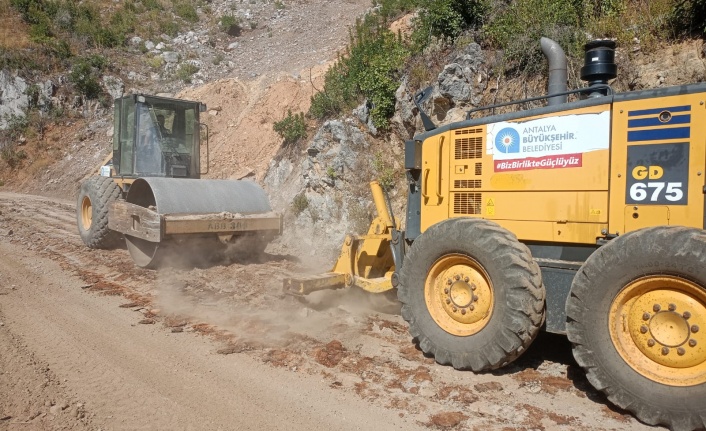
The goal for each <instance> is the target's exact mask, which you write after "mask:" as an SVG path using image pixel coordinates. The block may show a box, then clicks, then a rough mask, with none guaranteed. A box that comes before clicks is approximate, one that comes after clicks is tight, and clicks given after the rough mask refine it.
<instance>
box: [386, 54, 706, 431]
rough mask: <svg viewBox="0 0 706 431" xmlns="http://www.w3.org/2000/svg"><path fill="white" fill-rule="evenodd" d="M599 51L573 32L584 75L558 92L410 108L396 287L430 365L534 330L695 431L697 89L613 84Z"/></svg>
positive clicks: (699, 270)
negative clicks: (452, 110)
mask: <svg viewBox="0 0 706 431" xmlns="http://www.w3.org/2000/svg"><path fill="white" fill-rule="evenodd" d="M545 41H546V40H545ZM550 42H551V41H550ZM555 48H556V47H555ZM613 48H614V44H613V43H612V42H609V41H608V42H606V41H597V42H593V43H590V44H588V45H587V52H586V65H585V66H584V67H583V69H582V78H583V79H585V80H586V81H588V82H589V86H588V87H587V88H584V89H581V90H575V91H568V90H566V89H565V88H564V89H563V90H561V89H560V90H559V91H555V92H553V93H552V94H551V96H552V97H551V98H549V99H550V102H551V99H556V98H557V97H559V101H558V103H549V104H547V106H544V107H540V108H537V109H530V110H524V111H519V110H518V111H517V112H511V113H506V114H501V115H488V116H480V117H479V118H472V117H474V116H475V115H474V114H476V115H477V114H478V113H481V114H492V111H493V110H494V109H497V108H500V107H505V106H509V105H516V107H518V106H519V105H520V104H523V103H526V102H533V101H536V99H539V98H535V99H532V100H524V101H518V102H511V103H508V104H503V105H496V106H492V107H488V108H482V109H479V110H477V111H479V112H471V113H469V115H468V117H467V119H466V120H465V121H461V122H457V123H453V124H449V125H446V126H444V127H439V128H435V126H434V125H433V124H432V123H431V121H430V119H429V118H428V117H427V116H426V115H425V114H424V113H423V111H422V113H421V115H422V116H423V120H424V124H425V128H426V129H427V130H426V132H425V133H422V134H420V135H418V136H416V137H415V138H414V139H413V140H411V141H409V142H407V143H406V151H405V153H406V154H405V165H406V166H405V167H406V172H407V178H408V183H409V194H408V209H407V215H406V217H407V219H406V231H405V232H404V235H405V237H406V239H407V243H408V244H409V247H408V250H407V251H406V255H405V258H404V262H403V263H402V264H401V265H399V264H398V265H397V268H396V273H395V275H394V276H393V284H396V285H397V289H398V297H399V299H400V300H401V302H402V303H403V308H402V314H403V317H404V318H405V319H406V320H407V321H408V323H409V325H410V333H411V334H413V335H414V338H415V341H416V342H417V343H418V345H419V346H420V348H421V349H422V350H423V351H424V352H425V353H427V354H430V355H433V356H434V357H435V358H436V360H437V362H439V363H442V364H450V365H453V366H454V367H455V368H459V369H471V370H473V371H484V370H491V369H496V368H499V367H502V366H504V365H506V364H508V363H510V362H511V361H513V360H514V359H516V358H517V357H518V356H519V355H521V354H522V353H523V352H524V351H525V350H526V349H527V348H528V347H529V345H530V344H531V342H532V340H533V339H534V337H535V335H536V334H537V332H538V331H539V329H540V328H543V329H546V330H547V331H550V332H555V333H566V334H567V335H568V338H569V340H570V341H571V342H572V345H573V352H574V357H575V358H576V361H577V362H578V363H579V364H580V365H581V366H582V367H583V368H584V369H585V371H586V373H587V376H588V380H589V381H590V382H591V383H592V384H593V385H594V386H595V387H596V388H597V389H599V390H601V391H603V392H604V393H605V394H606V395H607V397H608V399H610V400H611V401H612V402H613V403H615V404H616V405H618V406H619V407H621V408H624V409H627V410H629V411H631V412H632V413H634V414H635V415H636V416H637V417H638V418H639V419H640V420H642V421H644V422H646V423H649V424H665V425H667V426H669V427H671V428H672V429H675V430H691V429H701V428H703V427H704V426H706V423H705V421H706V234H705V231H704V228H705V227H706V226H705V223H706V212H705V209H704V208H705V200H704V192H705V191H706V105H705V103H706V83H700V84H692V85H683V86H678V87H671V88H660V89H655V90H644V91H635V92H629V93H623V94H614V93H613V92H612V90H611V89H610V87H609V86H608V85H607V82H608V80H609V79H612V78H614V77H615V69H616V68H615V64H614V63H613V55H614V54H613ZM559 49H560V48H559ZM551 69H552V68H551V67H550V70H551ZM564 70H565V65H564ZM563 82H564V83H565V82H566V79H565V77H564V78H563ZM551 86H552V79H551V76H550V88H551ZM571 94H573V96H572V98H573V99H574V100H573V101H571V102H567V100H566V99H567V95H571ZM424 97H425V94H424V92H421V93H420V94H418V95H417V100H422V99H423V98H424ZM518 109H519V108H518ZM400 266H401V267H400Z"/></svg>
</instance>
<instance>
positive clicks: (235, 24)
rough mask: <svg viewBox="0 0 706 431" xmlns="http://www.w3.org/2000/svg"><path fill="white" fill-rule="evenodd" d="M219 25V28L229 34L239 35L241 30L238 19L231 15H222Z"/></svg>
mask: <svg viewBox="0 0 706 431" xmlns="http://www.w3.org/2000/svg"><path fill="white" fill-rule="evenodd" d="M220 26H221V30H223V31H224V32H225V33H228V34H229V35H231V36H240V32H241V31H242V27H241V25H240V19H238V18H237V17H235V16H233V15H223V16H222V17H221V23H220Z"/></svg>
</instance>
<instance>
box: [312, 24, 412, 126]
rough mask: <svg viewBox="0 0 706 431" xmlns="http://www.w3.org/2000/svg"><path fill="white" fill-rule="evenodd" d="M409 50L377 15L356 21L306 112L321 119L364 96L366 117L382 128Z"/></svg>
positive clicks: (385, 124)
mask: <svg viewBox="0 0 706 431" xmlns="http://www.w3.org/2000/svg"><path fill="white" fill-rule="evenodd" d="M408 55H409V52H408V50H407V48H406V46H405V45H404V43H403V42H402V40H400V39H399V38H398V37H397V36H396V35H394V34H392V33H391V32H390V31H389V30H388V29H387V26H386V25H385V22H384V20H383V19H382V18H381V17H380V16H379V15H366V17H365V18H364V19H363V20H358V21H357V22H356V27H355V32H354V33H352V34H351V42H350V47H349V50H348V53H347V55H346V56H343V57H339V59H338V61H337V62H336V64H334V66H333V67H331V68H330V69H329V70H328V71H327V72H326V75H325V78H324V89H323V91H322V92H319V93H317V94H316V95H314V97H312V100H311V107H310V111H309V112H310V113H311V114H312V116H314V117H316V118H325V117H329V116H333V115H336V114H339V113H340V112H343V111H344V110H345V109H349V108H352V107H354V106H355V105H357V104H359V103H360V102H361V101H362V100H364V99H367V100H368V102H369V103H370V105H371V106H372V109H371V110H370V116H371V118H372V120H373V124H375V127H378V128H383V129H384V128H386V127H387V125H388V121H389V118H390V117H391V116H392V114H393V113H394V109H395V91H396V90H397V87H398V86H399V75H400V69H401V67H402V65H403V63H404V61H405V60H406V59H407V57H408Z"/></svg>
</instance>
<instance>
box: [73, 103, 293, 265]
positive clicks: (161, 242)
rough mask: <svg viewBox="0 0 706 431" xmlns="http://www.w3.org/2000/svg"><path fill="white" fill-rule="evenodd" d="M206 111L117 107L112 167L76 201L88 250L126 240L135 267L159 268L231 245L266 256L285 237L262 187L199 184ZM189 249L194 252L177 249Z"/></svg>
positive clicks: (178, 106) (200, 107) (181, 106)
mask: <svg viewBox="0 0 706 431" xmlns="http://www.w3.org/2000/svg"><path fill="white" fill-rule="evenodd" d="M205 110H206V106H205V105H204V104H202V103H199V102H193V101H188V100H180V99H172V98H166V97H157V96H149V95H143V94H135V95H130V96H126V97H122V98H119V99H116V100H115V106H114V127H113V153H112V157H111V158H112V165H107V166H104V167H103V168H102V169H101V175H100V176H93V177H90V178H88V179H87V180H85V181H84V182H83V183H82V184H81V189H80V191H79V195H78V202H77V206H76V216H77V223H78V231H79V234H80V235H81V239H82V240H83V242H84V243H85V244H86V245H87V246H88V247H91V248H108V247H111V246H114V245H115V244H116V242H117V241H119V240H120V238H121V237H124V238H125V242H126V244H127V249H128V251H129V252H130V255H131V257H132V259H133V260H134V262H135V263H136V264H137V265H138V266H141V267H146V268H154V267H156V266H157V265H159V264H160V263H161V262H162V260H163V259H164V257H165V256H167V253H168V252H169V251H172V252H173V253H174V254H177V255H178V254H182V255H183V254H184V253H192V254H200V253H212V252H214V251H216V250H221V249H223V248H224V247H225V246H226V245H227V244H228V243H229V242H230V243H234V242H238V243H239V247H240V248H241V249H245V251H248V252H250V253H257V252H261V251H262V250H264V247H265V246H266V245H267V243H268V242H269V241H270V240H271V239H272V238H274V237H275V236H276V235H278V234H280V233H281V230H282V219H281V216H280V215H279V214H276V213H274V212H273V211H272V208H271V206H270V203H269V199H268V197H267V195H266V194H265V191H264V190H263V189H262V188H261V187H260V186H259V185H257V184H256V183H254V182H252V181H235V180H207V179H201V178H200V176H201V175H202V174H204V173H207V168H208V128H207V127H206V126H205V125H204V124H202V123H200V121H199V118H200V113H202V112H205ZM202 134H203V135H204V136H205V137H206V139H205V142H203V143H202V142H201V136H202ZM202 153H203V154H204V155H205V157H206V161H205V163H201V155H202ZM184 243H187V244H189V245H190V247H175V245H177V244H184Z"/></svg>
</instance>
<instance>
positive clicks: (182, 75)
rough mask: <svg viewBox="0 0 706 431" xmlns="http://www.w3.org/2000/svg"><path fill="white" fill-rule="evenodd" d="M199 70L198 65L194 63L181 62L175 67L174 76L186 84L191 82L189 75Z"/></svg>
mask: <svg viewBox="0 0 706 431" xmlns="http://www.w3.org/2000/svg"><path fill="white" fill-rule="evenodd" d="M199 70H200V69H199V67H198V66H196V65H194V64H191V63H183V64H182V65H181V66H180V67H179V69H177V71H176V77H177V78H179V79H181V80H182V81H184V82H186V83H187V84H188V83H191V77H192V76H193V75H194V73H196V72H198V71H199Z"/></svg>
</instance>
